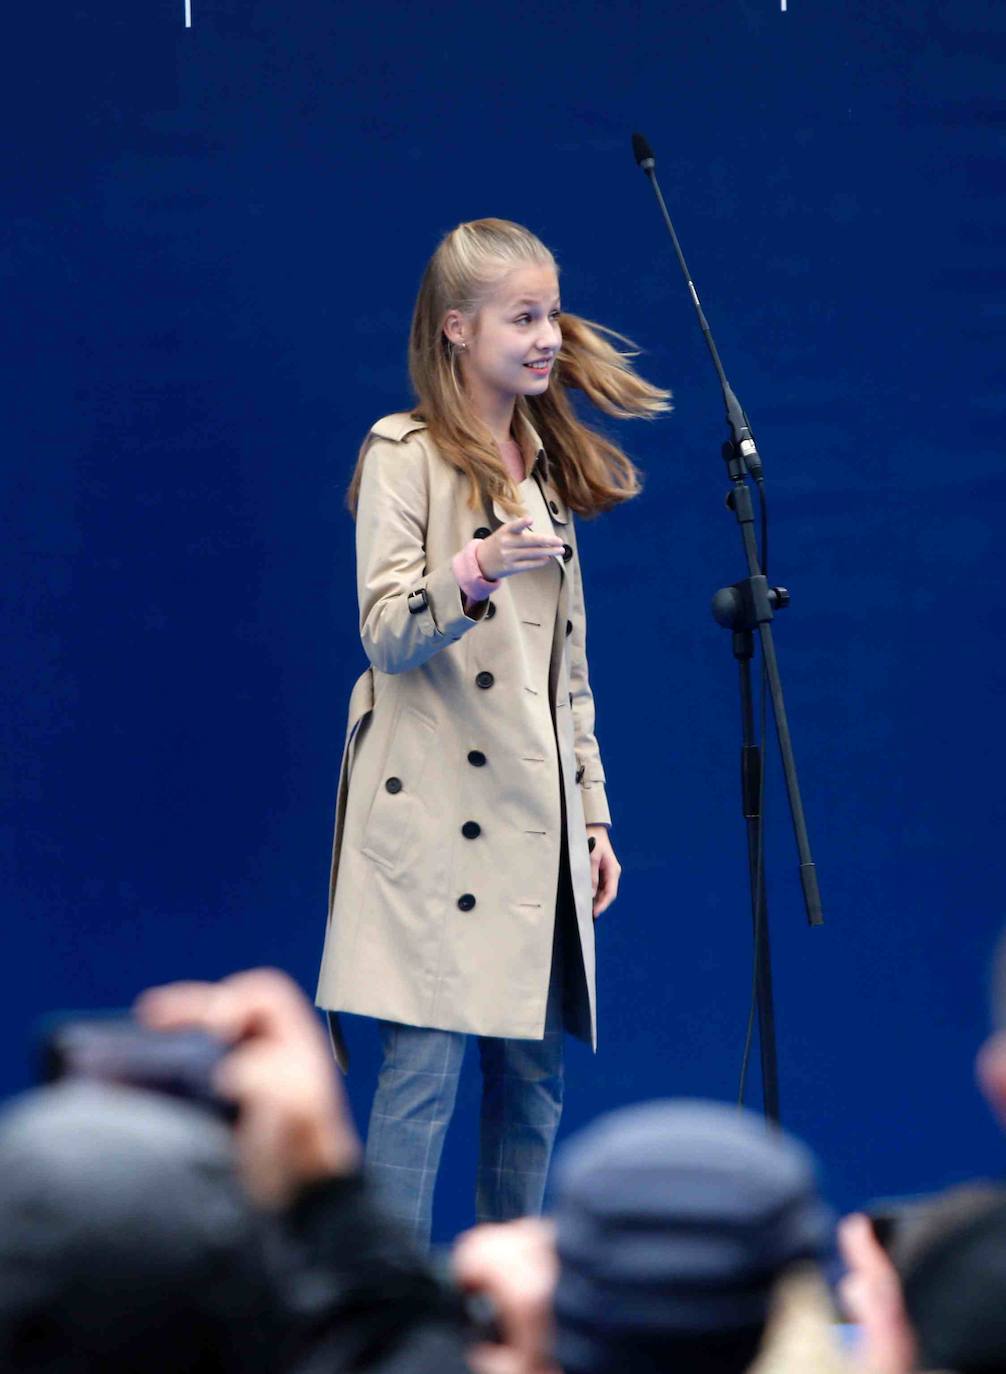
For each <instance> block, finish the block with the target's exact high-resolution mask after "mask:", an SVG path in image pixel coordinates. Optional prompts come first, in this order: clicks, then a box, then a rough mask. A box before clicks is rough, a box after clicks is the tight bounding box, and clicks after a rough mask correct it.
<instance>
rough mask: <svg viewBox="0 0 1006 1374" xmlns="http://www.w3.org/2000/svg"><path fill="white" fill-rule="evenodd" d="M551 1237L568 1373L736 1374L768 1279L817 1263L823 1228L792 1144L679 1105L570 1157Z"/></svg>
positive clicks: (753, 1120) (599, 1130) (581, 1145)
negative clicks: (676, 1371) (686, 1372)
mask: <svg viewBox="0 0 1006 1374" xmlns="http://www.w3.org/2000/svg"><path fill="white" fill-rule="evenodd" d="M556 1227H557V1232H556V1234H557V1248H558V1253H559V1282H558V1286H557V1289H556V1296H555V1319H556V1356H557V1359H558V1361H559V1364H560V1365H561V1367H562V1369H563V1370H564V1371H565V1374H615V1372H616V1371H618V1372H619V1374H629V1372H630V1371H632V1374H635V1371H649V1370H651V1369H652V1370H653V1371H657V1370H665V1369H667V1368H670V1367H672V1365H673V1364H675V1363H678V1362H682V1361H683V1362H686V1364H687V1367H688V1368H689V1369H690V1370H699V1371H702V1370H710V1371H723V1374H737V1372H738V1371H740V1370H743V1369H744V1368H745V1367H746V1366H747V1365H748V1364H750V1363H751V1361H752V1360H753V1358H754V1356H755V1354H756V1352H757V1350H758V1348H759V1345H760V1343H761V1340H762V1337H763V1335H764V1332H765V1328H766V1323H767V1321H768V1317H769V1312H770V1308H771V1303H772V1299H773V1293H774V1291H775V1290H776V1286H777V1283H778V1281H779V1280H780V1278H781V1277H782V1276H784V1275H785V1274H787V1273H790V1272H793V1271H794V1270H795V1269H797V1268H799V1267H800V1266H801V1265H805V1264H806V1262H808V1261H810V1262H813V1261H815V1260H816V1259H818V1258H819V1257H820V1255H821V1253H822V1251H823V1250H824V1249H825V1247H826V1245H827V1244H828V1242H829V1239H830V1234H831V1218H830V1215H829V1213H828V1211H827V1209H826V1208H825V1207H824V1205H823V1204H822V1203H821V1201H820V1199H819V1197H818V1194H817V1190H816V1186H815V1182H814V1168H813V1163H812V1160H811V1158H810V1156H809V1154H808V1153H807V1151H806V1150H805V1149H804V1148H803V1147H802V1146H801V1145H800V1144H798V1143H797V1142H796V1141H795V1140H793V1139H791V1138H790V1137H788V1136H786V1135H784V1134H783V1133H782V1132H781V1131H778V1130H776V1129H774V1128H771V1127H769V1126H768V1125H766V1123H765V1122H764V1121H763V1120H762V1119H761V1118H760V1117H756V1116H754V1115H752V1114H751V1113H747V1112H740V1111H738V1110H736V1109H734V1108H729V1107H725V1106H722V1105H719V1104H713V1103H702V1102H687V1101H683V1102H653V1103H648V1104H645V1105H643V1106H639V1107H632V1108H627V1109H625V1110H622V1111H618V1112H614V1113H612V1114H611V1115H610V1116H607V1117H604V1118H602V1119H601V1120H600V1121H599V1122H598V1123H596V1124H595V1125H594V1126H592V1127H590V1128H589V1129H588V1130H586V1131H585V1132H583V1133H582V1134H581V1135H580V1136H579V1137H578V1138H577V1139H576V1140H575V1141H573V1142H572V1143H571V1144H570V1145H569V1146H567V1148H566V1151H565V1152H564V1154H563V1155H562V1157H561V1160H560V1163H559V1166H558V1171H557V1193H556ZM682 1367H685V1365H684V1364H683V1365H682Z"/></svg>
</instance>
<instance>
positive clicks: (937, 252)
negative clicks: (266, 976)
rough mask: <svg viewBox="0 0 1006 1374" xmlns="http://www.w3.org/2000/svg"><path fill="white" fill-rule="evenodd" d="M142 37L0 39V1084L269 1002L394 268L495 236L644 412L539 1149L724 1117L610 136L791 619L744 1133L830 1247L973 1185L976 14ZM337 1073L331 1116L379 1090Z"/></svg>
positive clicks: (997, 158) (610, 595)
mask: <svg viewBox="0 0 1006 1374" xmlns="http://www.w3.org/2000/svg"><path fill="white" fill-rule="evenodd" d="M183 5H184V0H146V3H145V4H143V5H137V4H136V3H135V0H131V2H130V3H128V4H127V3H123V2H122V0H118V2H116V0H113V3H110V4H104V5H96V4H88V3H86V2H85V3H78V4H75V5H73V6H66V5H60V4H54V3H52V2H51V0H36V3H35V4H34V5H32V6H22V7H20V8H19V9H18V11H17V12H16V14H15V15H14V16H13V17H10V16H9V17H8V20H7V21H6V43H7V58H8V63H9V71H8V73H7V76H6V78H5V82H4V86H5V93H6V96H7V101H8V105H9V108H8V113H7V119H6V128H7V129H8V138H7V140H5V142H6V149H5V152H4V155H3V156H4V162H5V171H4V177H3V185H4V188H5V200H6V213H5V215H4V224H3V237H2V243H0V279H2V281H3V286H4V298H5V308H4V322H5V326H6V327H5V329H4V331H3V336H4V344H3V347H4V358H3V376H4V390H5V392H6V396H5V401H4V407H3V410H4V417H5V430H6V446H5V447H6V461H5V462H4V464H3V470H4V479H5V484H6V485H7V487H8V494H7V497H6V503H5V504H6V505H7V507H8V509H9V510H11V511H12V519H11V523H10V527H9V528H10V534H9V537H8V539H7V540H5V541H4V542H5V548H4V549H3V552H2V557H3V560H4V562H5V564H6V570H5V574H4V578H3V585H4V587H5V593H6V594H5V601H6V610H7V614H8V620H9V630H8V633H7V634H6V635H5V639H6V643H7V646H8V651H9V668H8V671H7V672H6V673H5V674H4V676H3V688H2V690H3V693H4V697H5V700H4V703H3V718H4V724H5V731H6V733H7V749H6V756H7V769H6V770H5V771H6V784H7V786H6V806H5V822H4V828H3V844H4V849H5V853H6V857H7V860H8V862H7V883H6V886H7V903H6V906H7V920H6V922H5V945H6V960H5V965H6V971H7V976H6V979H5V985H6V991H5V995H4V998H3V1019H4V1026H3V1036H2V1045H3V1058H2V1078H3V1084H4V1086H5V1087H7V1088H15V1087H19V1086H21V1085H23V1084H24V1083H25V1082H27V1081H28V1079H29V1077H30V1068H29V1065H28V1058H27V1033H26V1028H27V1026H28V1025H29V1024H30V1023H31V1021H32V1019H33V1018H34V1017H35V1016H36V1015H37V1014H38V1013H39V1012H41V1011H42V1010H43V1009H47V1008H51V1007H54V1006H60V1007H66V1006H71V1007H86V1006H100V1005H105V1004H121V1003H123V1002H125V1001H127V1000H129V999H130V998H131V997H132V995H133V993H134V992H135V991H136V990H137V989H139V988H140V987H142V986H144V985H145V984H148V983H150V982H152V981H160V980H164V979H168V978H171V977H175V976H178V975H201V976H210V977H212V976H217V975H220V974H222V973H224V972H226V971H228V970H231V969H233V968H235V967H241V966H247V965H253V964H261V963H274V964H277V965H279V966H281V967H283V968H286V969H288V970H290V971H291V972H292V973H293V974H294V976H295V977H297V978H298V979H299V980H300V981H301V983H302V984H303V985H304V986H305V988H308V989H311V990H313V984H314V977H315V971H316V966H317V960H318V957H319V953H320V948H321V939H322V930H323V923H324V912H325V886H326V877H327V869H328V852H329V837H330V827H331V817H332V811H333V805H334V793H335V780H336V773H337V767H338V760H339V754H340V749H341V744H342V730H343V725H344V718H345V703H346V698H347V693H348V689H349V686H350V684H351V683H352V681H353V680H354V679H355V677H356V675H357V674H358V672H359V671H360V669H361V667H362V666H363V661H364V660H363V654H362V650H361V648H360V645H359V640H358V637H357V631H356V607H355V596H354V587H353V555H352V524H351V521H350V519H349V517H348V515H347V514H346V513H345V511H344V509H343V504H342V502H343V490H344V486H345V483H346V481H347V480H348V476H349V473H350V471H351V466H352V462H353V459H354V456H355V452H356V448H357V445H358V443H359V441H360V439H361V437H362V435H363V433H364V432H365V431H366V429H367V427H368V426H369V425H370V423H371V422H372V421H373V420H374V419H376V418H377V417H378V416H380V415H382V414H384V413H386V412H388V411H392V410H397V409H401V408H403V407H406V406H407V405H408V403H409V394H408V389H407V381H406V375H405V362H404V357H405V336H406V330H407V324H408V318H409V313H410V309H411V304H412V300H413V297H414V293H415V289H416V286H417V283H418V277H419V274H420V271H421V269H422V266H423V264H424V262H425V260H426V258H427V257H428V255H429V253H430V252H431V250H432V248H433V246H434V244H435V242H436V240H437V238H438V236H439V235H440V234H441V233H442V232H443V231H444V230H446V229H447V228H449V227H451V226H452V225H453V224H454V223H456V222H457V221H459V220H461V219H467V218H473V217H476V216H481V215H488V214H493V215H501V216H506V217H510V218H514V219H517V220H520V221H523V222H526V223H528V224H529V225H531V226H532V227H533V228H535V229H536V230H537V231H538V232H539V233H540V234H541V235H542V237H543V238H544V239H545V240H546V241H547V242H549V243H550V244H552V245H553V246H554V247H555V250H556V252H557V254H558V257H559V259H560V262H561V265H562V269H563V296H564V301H565V303H566V304H567V306H568V308H570V309H573V310H576V311H578V312H580V313H583V314H585V315H587V316H589V317H591V318H595V319H599V320H601V321H604V322H606V323H608V324H610V325H612V326H613V327H615V328H618V329H620V330H622V331H624V332H626V333H628V334H630V335H631V336H633V337H634V338H635V339H637V340H638V341H639V343H640V344H641V346H642V347H643V348H644V350H645V357H644V360H643V366H644V370H645V371H646V372H647V374H648V375H650V376H651V377H652V378H653V379H654V380H656V381H658V382H660V383H662V384H664V385H668V386H670V387H672V388H673V389H674V392H675V398H676V409H675V412H674V414H673V416H671V417H670V418H669V419H668V420H666V421H661V422H659V423H657V424H654V425H652V426H643V425H635V426H631V425H630V426H624V427H619V428H618V433H619V435H620V437H621V438H622V440H623V442H624V443H625V444H626V445H627V447H628V448H629V449H630V451H631V452H632V453H633V455H634V456H635V457H636V459H637V460H638V462H639V463H640V464H641V465H642V467H643V468H644V470H645V473H646V479H647V480H646V490H645V494H644V495H643V497H642V498H641V499H640V500H638V501H636V502H633V503H631V504H630V505H629V506H628V507H625V508H622V509H620V510H618V511H616V512H614V513H613V514H611V515H610V516H608V517H605V518H603V519H602V520H600V521H598V522H596V523H594V524H591V525H588V526H584V527H583V529H582V548H583V563H584V568H585V578H586V583H587V593H588V609H589V613H590V648H591V669H592V678H593V683H594V688H595V694H596V697H597V700H598V703H599V724H598V733H599V737H600V740H601V743H602V747H603V750H604V757H605V762H606V767H607V771H608V775H609V780H610V794H611V798H612V803H613V810H614V814H615V829H614V831H613V838H614V842H615V845H616V848H617V851H618V853H619V855H620V858H621V860H622V862H623V864H624V868H625V874H624V879H623V890H622V895H621V897H620V899H619V901H618V903H617V904H616V906H615V907H614V908H612V910H611V912H610V913H609V914H608V915H607V916H606V917H605V918H604V921H603V926H602V928H601V930H600V932H599V943H600V951H599V953H600V963H601V981H600V1027H601V1046H600V1050H599V1052H598V1054H597V1056H596V1058H593V1057H592V1056H591V1055H590V1054H589V1053H587V1052H586V1051H584V1050H582V1048H581V1047H579V1046H573V1047H572V1048H571V1053H570V1065H569V1088H568V1110H567V1115H566V1121H565V1127H564V1129H565V1131H566V1132H568V1131H569V1130H570V1129H571V1128H573V1127H574V1126H576V1125H577V1124H578V1123H580V1122H582V1121H584V1120H585V1119H587V1118H589V1117H591V1116H592V1115H594V1114H595V1113H597V1112H598V1111H600V1110H602V1109H604V1108H606V1107H610V1106H613V1105H615V1104H618V1103H623V1102H626V1101H630V1100H633V1099H637V1098H641V1097H646V1096H652V1095H656V1094H667V1093H675V1094H676V1093H688V1094H704V1095H709V1096H714V1097H723V1098H728V1097H729V1096H730V1095H731V1093H732V1092H733V1091H734V1087H735V1083H736V1077H737V1069H738V1064H739V1059H740V1052H741V1045H742V1041H743V1034H744V1026H745V1019H746V1010H747V996H748V989H749V954H750V951H749V924H750V923H749V915H748V909H747V898H746V890H745V866H744V841H743V832H742V829H741V824H740V821H739V819H738V803H737V799H736V772H737V743H738V740H737V736H738V721H737V708H736V702H735V685H734V676H735V670H734V664H733V660H732V659H731V656H730V648H729V638H728V636H726V635H725V634H724V633H723V632H722V631H721V630H719V629H717V628H716V626H715V625H714V624H713V622H712V620H711V618H710V616H709V611H708V601H709V597H710V595H711V593H712V592H713V591H714V590H715V589H716V588H717V587H718V586H720V585H721V584H723V583H726V582H730V581H733V580H734V579H735V578H737V577H740V576H741V575H742V573H743V566H742V563H741V559H740V553H739V545H738V540H737V535H736V530H735V528H734V527H733V524H732V521H731V518H730V517H729V516H728V515H727V513H726V512H725V510H724V509H723V503H722V496H723V493H724V489H725V485H726V483H725V474H724V471H723V466H722V462H721V460H720V457H719V444H720V441H721V438H722V435H723V424H722V412H721V405H720V401H719V397H718V392H717V388H716V383H715V378H714V376H713V373H712V371H711V368H710V366H709V363H708V359H707V357H706V354H705V350H704V347H703V344H702V341H701V338H700V336H699V334H698V332H697V329H696V327H695V324H694V319H693V316H692V313H691V306H690V304H689V301H688V298H687V296H686V294H685V291H684V288H683V283H682V281H681V278H680V275H679V272H678V268H677V266H676V264H675V262H674V260H673V258H672V255H671V249H670V245H669V243H668V241H667V240H666V237H665V232H664V229H663V227H662V225H661V223H660V220H659V218H658V214H657V210H656V206H655V204H654V202H653V199H652V195H651V193H650V190H649V187H648V186H647V185H646V182H645V180H644V178H643V177H642V175H641V174H640V172H639V171H638V170H637V169H636V167H635V165H634V163H633V159H632V156H631V152H630V147H629V135H630V133H631V131H632V130H633V129H634V128H639V129H642V130H643V131H644V132H645V133H646V134H647V135H648V136H649V138H650V140H651V141H652V143H653V144H654V146H655V149H656V152H657V155H658V170H659V173H660V175H661V180H662V185H663V188H664V191H665V194H666V196H667V198H668V200H669V202H670V205H671V209H672V213H673V214H674V215H675V218H676V223H677V227H678V231H679V234H680V235H681V237H682V240H683V243H684V246H685V251H686V253H687V254H688V257H689V261H690V265H691V268H692V271H693V273H694V275H695V278H696V281H697V283H698V287H699V290H700V292H701V294H702V296H703V300H704V303H705V305H706V309H707V312H708V314H709V317H710V320H711V322H712V325H713V328H714V331H715V333H716V337H717V340H718V343H719V346H720V350H721V352H722V355H723V358H724V361H725V363H726V366H727V369H728V372H729V374H730V376H731V379H732V381H733V383H734V386H735V388H736V390H737V392H738V394H739V395H740V397H741V399H742V401H743V402H744V404H745V406H746V407H747V409H748V411H749V413H750V415H751V418H752V422H753V424H754V426H755V429H756V432H757V434H758V437H759V440H760V445H761V448H762V451H763V454H764V457H765V460H766V465H767V472H768V477H769V490H770V492H771V493H772V495H773V511H774V536H773V566H772V572H773V575H774V578H775V579H776V580H778V581H781V582H783V583H785V584H787V585H789V586H790V587H791V588H792V589H793V594H794V595H793V606H792V609H791V610H789V611H788V612H787V614H786V616H785V617H784V618H783V619H781V620H779V621H777V643H778V648H779V653H780V658H781V662H782V668H783V673H784V681H785V685H786V691H787V700H788V704H789V708H790V712H791V725H792V729H793V733H794V739H795V744H796V749H797V757H798V761H799V765H800V769H801V775H802V782H803V787H804V795H805V802H806V807H807V814H808V821H809V824H810V828H811V836H812V840H813V842H814V846H815V852H816V857H817V861H818V868H819V874H820V881H821V888H822V894H823V898H824V902H825V908H826V913H827V918H828V923H827V925H826V926H825V927H824V928H823V929H821V930H809V929H808V928H807V927H806V926H805V924H804V920H803V914H802V907H801V902H800V895H799V886H798V882H797V875H796V860H795V855H794V851H793V846H792V841H791V839H790V836H789V831H788V820H787V814H786V804H785V799H784V794H783V791H782V786H781V779H780V777H779V772H778V768H777V766H776V765H775V764H774V762H773V766H772V771H771V775H770V783H769V794H770V809H771V826H770V831H769V837H768V853H769V864H770V869H769V889H770V901H771V912H772V933H773V938H774V956H775V973H776V992H777V1002H778V1008H777V1009H778V1031H779V1048H780V1067H781V1086H782V1104H783V1112H784V1119H785V1120H786V1122H787V1123H788V1124H789V1125H790V1126H791V1127H792V1128H794V1129H795V1130H797V1131H798V1132H800V1133H801V1134H803V1135H804V1136H806V1137H807V1138H808V1139H809V1140H810V1141H811V1142H812V1144H813V1145H814V1146H815V1147H816V1149H817V1150H818V1152H819V1153H820V1155H821V1157H822V1159H823V1161H824V1166H825V1177H826V1185H827V1187H828V1190H829V1192H830V1193H831V1195H832V1197H833V1198H834V1199H835V1200H836V1201H837V1202H838V1203H839V1204H840V1205H843V1206H845V1205H849V1204H852V1203H855V1202H859V1201H861V1200H862V1199H864V1198H866V1197H869V1196H871V1195H875V1194H881V1193H890V1192H902V1191H910V1190H916V1189H923V1188H930V1187H935V1186H939V1185H941V1184H943V1183H945V1182H947V1181H949V1180H950V1179H952V1178H956V1177H961V1176H964V1175H967V1174H970V1173H973V1172H981V1171H988V1170H996V1169H997V1168H998V1166H999V1161H1000V1159H1001V1157H1002V1145H1001V1141H1000V1138H999V1135H998V1133H997V1130H996V1128H995V1126H994V1125H993V1123H992V1121H991V1119H990V1117H989V1114H988V1112H987V1110H986V1109H985V1107H984V1105H983V1104H982V1102H981V1101H980V1099H979V1097H978V1095H977V1093H976V1090H975V1089H974V1087H973V1084H972V1077H971V1059H972V1056H973V1052H974V1050H975V1048H976V1046H977V1044H978V1042H979V1040H980V1038H981V1037H982V1035H983V1034H984V1032H985V1029H986V1025H987V1007H986V987H985V983H986V967H987V961H988V957H989V953H990V950H991V947H992V944H993V942H994V938H995V935H996V932H997V930H998V928H999V926H1000V924H1001V922H1002V918H1003V914H1004V913H1003V904H1002V900H1001V898H1002V893H1003V878H1004V864H1003V850H1002V831H1003V820H1004V814H1003V805H1002V778H1003V749H1002V727H1001V714H1002V701H1003V673H1004V655H1003V649H1002V606H1003V585H1002V575H1001V570H1002V555H1001V551H1000V548H999V547H998V544H999V542H1000V541H999V536H1000V534H1001V529H1002V524H1001V519H1002V505H1003V488H1002V484H1001V481H1000V479H999V473H1000V468H1001V462H1002V458H1001V452H1002V433H1003V419H1004V409H1006V407H1004V402H1003V383H1004V380H1006V373H1004V369H1003V343H1004V333H1006V329H1004V325H1006V273H1004V269H1003V260H1002V252H1001V248H1002V243H1003V240H1004V233H1006V178H1004V174H1003V154H1004V151H1006V100H1004V98H1003V89H1002V78H1001V72H1002V63H1003V60H1004V58H1006V10H1004V9H1003V7H1002V6H997V5H994V4H993V3H991V0H990V3H981V2H980V0H960V3H958V4H955V5H953V6H948V5H944V4H938V3H935V0H869V2H868V3H867V0H850V2H849V3H847V4H843V5H841V6H837V5H830V4H825V3H824V0H789V8H788V12H783V11H782V10H781V9H780V4H779V0H704V2H703V3H702V4H690V5H685V4H678V5H674V6H669V5H667V4H666V3H665V2H664V0H660V3H657V0H631V2H630V0H625V2H624V3H620V2H619V0H615V3H612V4H599V3H598V4H593V5H591V4H586V3H583V0H577V2H573V0H552V3H549V4H547V5H543V4H531V3H528V2H527V0H511V3H510V4H508V5H506V6H485V5H478V4H471V3H466V2H465V0H443V3H441V4H439V5H437V6H435V7H433V8H432V9H428V8H427V7H426V6H419V5H414V4H410V3H405V2H404V0H396V2H395V3H389V0H380V2H379V3H375V4H372V5H370V6H366V5H352V6H351V5H347V4H341V3H332V2H331V0H329V2H328V3H326V2H325V0H300V3H298V4H297V5H292V6H291V5H283V4H279V3H275V0H272V2H270V0H192V6H193V24H192V27H191V29H188V30H187V29H186V28H185V27H184V7H183ZM351 1036H352V1044H353V1049H354V1053H355V1056H356V1059H355V1066H354V1069H353V1072H352V1074H351V1085H350V1086H351V1092H352V1096H353V1101H354V1105H355V1107H356V1110H357V1112H358V1113H359V1114H361V1115H362V1113H363V1111H364V1108H365V1104H366V1101H367V1097H368V1094H369V1092H370V1088H371V1080H372V1075H373V1071H374V1064H375V1047H374V1045H373V1040H372V1037H371V1035H370V1028H369V1027H368V1026H367V1025H366V1023H355V1024H354V1025H353V1026H352V1027H351ZM471 1067H472V1073H473V1075H474V1064H472V1066H471ZM752 1086H753V1090H754V1091H753V1093H752V1097H753V1099H754V1100H756V1099H757V1088H758V1081H757V1076H756V1077H755V1080H754V1083H753V1085H752ZM476 1091H477V1089H476V1085H475V1083H474V1082H469V1084H468V1085H467V1087H466V1089H465V1090H464V1094H463V1100H462V1102H461V1106H460V1115H459V1119H458V1121H457V1122H456V1127H455V1129H454V1132H453V1135H452V1138H451V1141H450V1144H449V1147H448V1149H449V1155H450V1159H449V1167H448V1171H447V1173H446V1174H445V1179H444V1186H443V1189H442V1204H443V1210H442V1218H441V1225H440V1231H441V1234H444V1235H446V1234H449V1233H450V1232H452V1231H453V1230H454V1229H456V1228H457V1227H459V1226H460V1225H462V1224H464V1223H465V1221H466V1220H467V1219H468V1215H469V1206H470V1204H469V1193H470V1186H471V1179H472V1174H473V1154H474V1152H473V1147H472V1142H473V1113H474V1106H475V1097H476Z"/></svg>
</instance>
